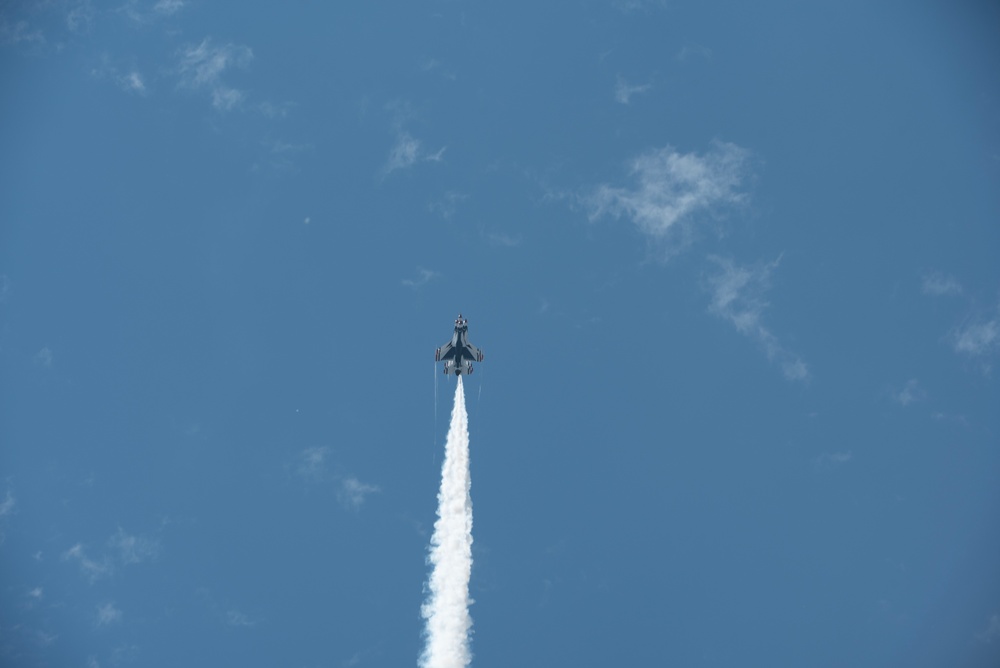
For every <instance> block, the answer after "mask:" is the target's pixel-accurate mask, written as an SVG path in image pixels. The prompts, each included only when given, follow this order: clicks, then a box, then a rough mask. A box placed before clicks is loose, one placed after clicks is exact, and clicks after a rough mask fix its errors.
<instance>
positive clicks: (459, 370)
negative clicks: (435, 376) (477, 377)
mask: <svg viewBox="0 0 1000 668" xmlns="http://www.w3.org/2000/svg"><path fill="white" fill-rule="evenodd" d="M468 333H469V321H468V320H466V319H465V318H463V317H462V314H461V313H459V314H458V319H457V320H456V321H455V333H454V334H452V335H451V341H449V342H448V343H446V344H444V345H443V346H441V347H440V348H438V349H437V351H435V353H434V361H435V362H441V361H444V373H446V374H449V373H453V374H455V375H456V376H461V375H462V374H463V373H464V374H470V373H472V363H473V362H474V361H475V362H482V361H483V352H482V351H481V350H480V349H479V348H477V347H475V346H474V345H472V344H471V343H469V340H468V339H467V338H466V336H467V335H468Z"/></svg>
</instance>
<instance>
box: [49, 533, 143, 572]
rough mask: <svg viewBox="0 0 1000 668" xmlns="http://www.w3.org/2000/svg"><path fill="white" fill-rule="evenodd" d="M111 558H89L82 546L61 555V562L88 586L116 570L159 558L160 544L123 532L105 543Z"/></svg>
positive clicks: (107, 556)
mask: <svg viewBox="0 0 1000 668" xmlns="http://www.w3.org/2000/svg"><path fill="white" fill-rule="evenodd" d="M107 547H108V548H109V549H110V550H111V554H105V555H102V556H100V557H91V556H90V555H89V554H88V552H87V550H86V549H85V548H84V546H83V544H82V543H77V544H76V545H74V546H73V547H71V548H69V549H68V550H66V551H65V552H63V555H62V560H63V561H67V562H74V563H76V564H77V565H78V566H79V568H80V573H81V574H82V575H83V576H84V577H85V578H87V580H89V581H90V582H91V583H93V582H95V581H97V580H100V579H101V578H105V577H109V576H111V575H113V574H114V572H115V569H116V567H117V566H130V565H133V564H139V563H142V562H144V561H151V560H154V559H156V557H158V556H159V554H160V542H159V540H157V539H155V538H151V537H149V536H143V535H139V534H130V533H128V532H127V531H125V530H124V529H123V528H121V527H118V530H117V531H116V532H115V533H114V534H112V536H111V538H109V539H108V541H107Z"/></svg>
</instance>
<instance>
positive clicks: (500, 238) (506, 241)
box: [486, 232, 523, 248]
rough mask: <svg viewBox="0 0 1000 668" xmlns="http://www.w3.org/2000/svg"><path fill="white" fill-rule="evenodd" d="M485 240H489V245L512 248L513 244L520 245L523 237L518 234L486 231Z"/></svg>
mask: <svg viewBox="0 0 1000 668" xmlns="http://www.w3.org/2000/svg"><path fill="white" fill-rule="evenodd" d="M486 240H487V241H489V242H490V245H491V246H499V247H501V248H514V247H515V246H520V245H521V241H522V240H523V239H522V237H521V235H520V234H515V235H510V234H504V233H503V232H488V233H487V234H486Z"/></svg>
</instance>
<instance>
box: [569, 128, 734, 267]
mask: <svg viewBox="0 0 1000 668" xmlns="http://www.w3.org/2000/svg"><path fill="white" fill-rule="evenodd" d="M749 162H750V152H749V151H748V150H746V149H744V148H741V147H739V146H737V145H736V144H731V143H728V142H721V141H715V142H713V143H712V146H711V148H710V149H709V150H708V151H706V152H705V153H703V154H698V153H693V152H692V153H681V152H679V151H677V150H675V149H674V148H673V147H672V146H669V145H668V146H664V147H663V148H658V149H652V150H649V151H646V152H645V153H643V154H641V155H639V156H637V157H635V158H633V159H632V161H631V162H630V163H629V174H630V176H631V178H632V181H633V183H632V184H631V185H628V186H613V185H609V184H602V185H600V186H598V187H597V188H595V189H594V190H592V191H591V192H590V193H588V194H586V195H584V196H583V197H582V198H581V200H582V203H583V204H584V206H585V207H586V208H587V209H588V216H589V218H590V220H597V219H599V218H603V217H605V216H610V217H612V218H615V219H618V218H626V219H629V220H631V221H632V222H633V223H634V224H635V226H636V227H637V228H638V229H639V231H640V232H642V233H643V234H645V235H646V236H647V237H649V238H650V239H652V240H654V241H657V242H661V243H662V244H663V246H664V249H665V250H666V251H667V256H668V257H669V256H670V255H674V254H677V253H679V252H680V251H682V250H684V249H685V248H687V247H688V246H689V245H690V243H691V242H692V240H693V239H694V237H695V228H696V227H697V226H698V225H699V224H704V223H707V222H710V221H711V220H713V219H716V218H718V217H719V216H721V215H722V214H723V213H724V212H725V211H726V210H727V209H730V208H733V207H736V206H740V205H743V204H745V203H746V201H747V195H746V193H744V192H742V190H741V188H742V186H743V184H744V183H745V182H746V180H747V179H748V178H749V176H750V167H749Z"/></svg>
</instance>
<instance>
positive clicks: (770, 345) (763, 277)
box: [708, 255, 809, 381]
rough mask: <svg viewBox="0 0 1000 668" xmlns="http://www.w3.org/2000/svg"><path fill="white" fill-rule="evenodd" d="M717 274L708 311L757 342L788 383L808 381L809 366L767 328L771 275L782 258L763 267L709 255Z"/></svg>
mask: <svg viewBox="0 0 1000 668" xmlns="http://www.w3.org/2000/svg"><path fill="white" fill-rule="evenodd" d="M709 260H710V261H711V262H712V263H713V264H715V266H716V268H717V271H716V272H715V273H714V274H712V275H711V276H709V278H708V287H709V290H710V292H711V303H710V304H709V308H708V310H709V312H710V313H712V314H713V315H716V316H718V317H720V318H723V319H724V320H728V321H729V322H730V323H732V325H733V326H734V327H735V328H736V331H738V332H739V333H740V334H743V335H745V336H747V337H749V338H750V339H753V340H754V341H756V342H757V343H758V344H759V345H760V346H761V348H762V349H763V350H764V353H765V354H766V355H767V358H768V359H769V360H771V361H772V362H776V363H778V364H779V365H780V366H781V371H782V373H783V374H784V376H785V378H786V379H787V380H792V381H805V380H808V379H809V367H808V366H807V365H806V363H805V362H804V361H803V360H802V358H800V357H799V356H798V355H797V354H795V353H794V352H792V351H790V350H789V349H788V348H786V347H785V346H784V345H782V344H781V343H780V342H779V341H778V338H777V337H776V336H775V335H774V334H773V333H772V332H771V330H770V329H768V328H767V327H766V326H765V325H764V318H763V316H764V311H765V310H766V309H767V307H768V305H769V304H768V302H767V301H766V300H765V299H764V293H765V292H767V290H768V289H769V288H770V277H771V272H773V271H774V269H775V268H776V267H777V266H778V263H779V262H780V260H781V258H780V257H779V258H778V259H776V260H774V261H773V262H769V263H767V264H764V265H757V266H740V265H738V264H736V263H735V262H734V261H733V260H731V259H729V258H723V257H718V256H715V255H713V256H709Z"/></svg>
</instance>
